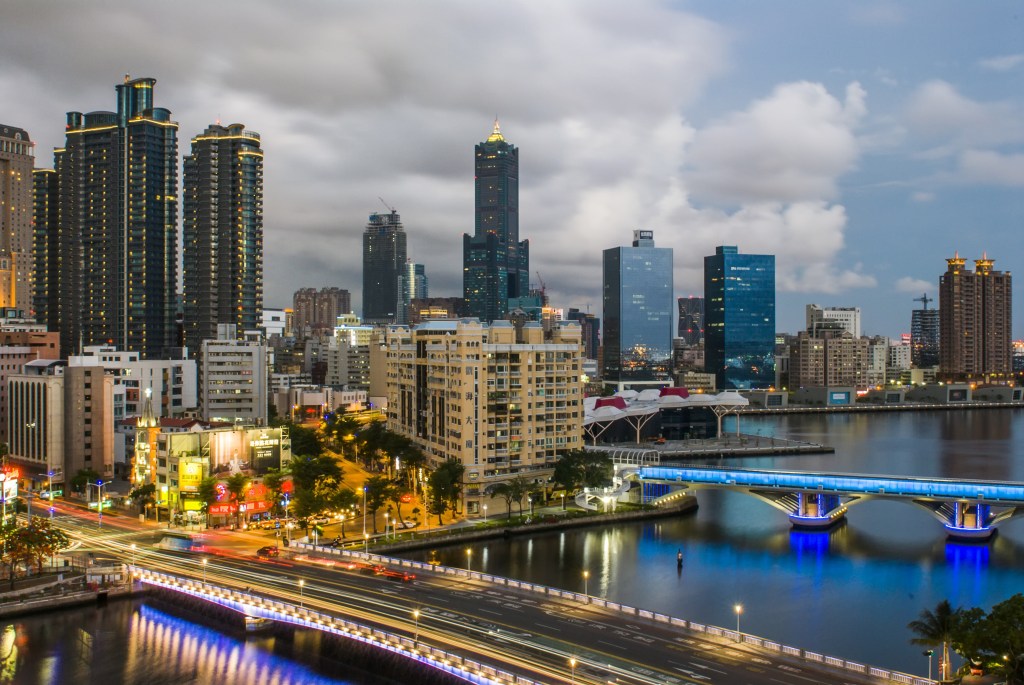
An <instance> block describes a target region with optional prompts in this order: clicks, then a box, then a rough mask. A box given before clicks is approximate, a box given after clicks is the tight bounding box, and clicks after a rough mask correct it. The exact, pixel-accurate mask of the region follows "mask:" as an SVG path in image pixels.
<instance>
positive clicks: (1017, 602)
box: [952, 593, 1024, 685]
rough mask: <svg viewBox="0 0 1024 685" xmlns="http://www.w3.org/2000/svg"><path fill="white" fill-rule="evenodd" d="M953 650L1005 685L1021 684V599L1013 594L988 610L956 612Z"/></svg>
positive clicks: (1023, 632)
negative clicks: (1002, 681)
mask: <svg viewBox="0 0 1024 685" xmlns="http://www.w3.org/2000/svg"><path fill="white" fill-rule="evenodd" d="M952 646H953V648H954V649H955V650H956V651H957V652H958V653H959V654H961V655H962V656H964V657H966V658H968V659H970V660H971V661H972V662H974V663H980V664H983V665H984V667H985V670H986V671H988V672H990V673H998V674H1001V675H1003V676H1005V680H1006V682H1007V683H1010V684H1014V683H1016V684H1017V685H1021V684H1022V683H1024V595H1022V594H1020V593H1017V594H1015V595H1013V596H1012V597H1010V598H1009V599H1007V600H1004V601H1002V602H1000V603H999V604H996V605H995V606H993V607H992V610H991V611H989V612H988V614H986V613H985V612H984V610H982V609H979V608H976V607H975V608H972V609H964V610H961V611H960V612H958V615H957V622H956V625H955V629H954V640H953V642H952Z"/></svg>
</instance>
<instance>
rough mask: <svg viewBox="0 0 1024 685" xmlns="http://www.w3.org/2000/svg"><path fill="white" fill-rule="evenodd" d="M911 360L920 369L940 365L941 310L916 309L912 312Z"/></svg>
mask: <svg viewBox="0 0 1024 685" xmlns="http://www.w3.org/2000/svg"><path fill="white" fill-rule="evenodd" d="M910 347H911V361H912V362H913V364H914V366H916V367H917V368H919V369H922V368H931V367H933V366H938V365H939V310H938V309H915V310H913V311H912V312H911V313H910Z"/></svg>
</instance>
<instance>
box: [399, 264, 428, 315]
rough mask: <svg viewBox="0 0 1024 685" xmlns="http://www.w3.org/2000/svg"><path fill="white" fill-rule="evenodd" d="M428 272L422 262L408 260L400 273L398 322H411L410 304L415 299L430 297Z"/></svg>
mask: <svg viewBox="0 0 1024 685" xmlns="http://www.w3.org/2000/svg"><path fill="white" fill-rule="evenodd" d="M427 290H428V289H427V272H426V270H425V269H424V268H423V265H422V264H416V263H414V262H413V261H412V260H408V259H407V260H406V262H405V266H404V267H402V273H400V274H399V275H398V310H397V312H396V314H397V315H398V320H397V321H396V323H400V324H403V325H405V324H407V323H409V305H410V304H411V303H412V301H413V300H421V299H423V298H425V297H429V296H430V295H429V293H428V292H427Z"/></svg>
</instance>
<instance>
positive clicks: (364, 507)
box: [363, 485, 366, 536]
mask: <svg viewBox="0 0 1024 685" xmlns="http://www.w3.org/2000/svg"><path fill="white" fill-rule="evenodd" d="M363 535H364V536H365V535H366V486H365V485H364V486H363Z"/></svg>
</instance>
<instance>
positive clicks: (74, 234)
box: [36, 76, 178, 357]
mask: <svg viewBox="0 0 1024 685" xmlns="http://www.w3.org/2000/svg"><path fill="white" fill-rule="evenodd" d="M155 85H156V79H151V78H140V79H131V78H129V77H127V76H126V77H125V80H124V83H122V84H120V85H118V86H116V90H117V111H116V112H89V113H88V114H82V113H81V112H68V115H67V125H66V126H65V133H66V141H65V146H64V148H62V149H57V150H55V151H54V161H55V167H56V174H57V183H56V186H55V189H56V192H57V195H58V198H57V203H58V211H57V217H58V219H57V223H58V226H57V229H56V230H55V231H51V233H50V235H49V237H48V249H47V257H46V258H47V259H49V260H56V261H55V262H53V264H56V265H57V266H56V270H57V271H59V272H60V274H61V278H60V282H59V283H49V284H47V292H45V293H41V294H43V295H44V296H45V298H46V299H47V302H46V306H45V310H46V312H47V316H48V317H49V318H50V319H51V320H53V321H55V322H56V323H57V325H58V326H59V328H60V335H61V349H62V350H65V352H67V353H70V352H71V351H73V350H77V349H78V348H79V346H80V345H81V344H85V345H116V346H117V347H118V348H120V349H122V350H134V351H138V352H139V353H141V354H142V355H143V356H145V357H157V356H159V355H161V354H162V352H163V350H164V348H165V347H168V346H170V345H172V344H173V343H174V314H175V293H176V289H177V268H178V251H177V247H178V233H177V220H178V217H177V207H178V137H177V134H178V124H177V123H175V122H173V121H171V113H170V112H169V111H168V110H166V109H164V108H162V107H154V106H153V87H154V86H155ZM40 180H42V179H40ZM36 188H37V191H38V192H37V197H36V200H37V207H38V206H40V205H41V204H46V202H47V201H49V202H50V203H51V204H52V198H46V197H42V196H41V195H39V193H43V194H46V193H47V189H46V184H44V183H41V182H40V183H37V185H36ZM43 269H44V270H50V271H53V269H52V268H50V267H49V266H47V267H43ZM39 271H40V269H39V268H37V273H38V272H39Z"/></svg>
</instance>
